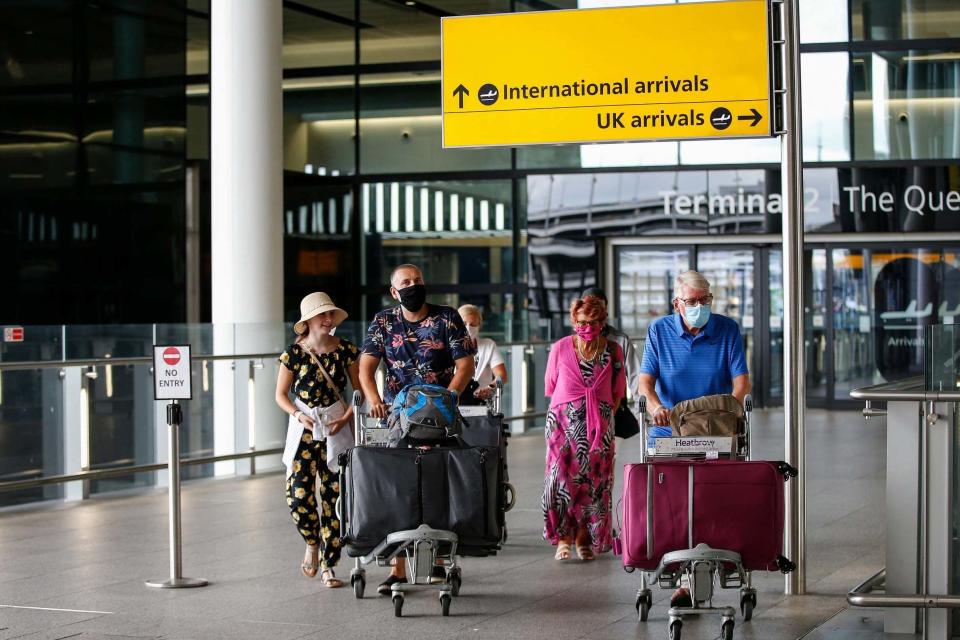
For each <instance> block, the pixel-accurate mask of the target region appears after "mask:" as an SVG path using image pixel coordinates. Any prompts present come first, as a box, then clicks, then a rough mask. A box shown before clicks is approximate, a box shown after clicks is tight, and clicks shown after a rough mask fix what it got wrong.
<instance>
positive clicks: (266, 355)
mask: <svg viewBox="0 0 960 640" xmlns="http://www.w3.org/2000/svg"><path fill="white" fill-rule="evenodd" d="M550 344H551V343H547V342H515V343H507V344H502V345H498V347H500V348H501V349H502V350H505V351H507V355H508V361H507V362H508V366H509V365H510V364H511V362H512V363H513V364H514V365H515V366H517V367H518V369H519V370H515V371H514V372H513V374H512V375H511V377H510V383H509V384H508V390H509V392H510V393H511V394H512V396H513V400H512V402H510V403H508V404H507V406H505V407H504V413H508V414H510V415H507V417H506V418H505V421H506V422H509V423H522V422H524V421H529V420H538V419H542V418H544V417H545V416H546V411H542V410H538V409H539V407H538V406H537V400H536V398H531V397H530V395H531V394H530V388H529V385H528V378H529V377H530V376H536V375H540V376H541V377H542V372H539V371H536V368H537V367H536V365H535V364H533V363H534V360H533V359H532V358H531V356H532V355H533V354H534V352H535V349H538V348H540V349H548V348H549V347H550ZM514 356H515V357H514ZM276 357H277V352H275V351H269V352H253V353H242V354H226V355H214V354H205V355H197V356H194V357H193V361H194V363H196V364H197V365H200V366H203V364H204V363H205V362H216V361H232V362H234V363H236V362H237V361H244V360H246V361H248V366H249V368H250V370H251V372H250V376H251V379H252V375H253V373H252V372H253V370H254V369H259V368H261V367H262V366H263V363H264V361H267V360H271V359H275V358H276ZM152 364H153V359H152V357H150V356H131V357H105V358H79V359H74V360H66V359H63V360H45V361H20V362H16V361H14V362H0V374H2V373H5V372H14V371H20V372H22V371H44V370H59V371H60V379H61V380H64V379H65V377H66V371H67V370H68V369H81V370H89V371H88V372H87V375H90V376H92V375H93V374H92V373H90V372H91V371H93V370H95V368H96V367H121V366H129V365H139V366H147V367H148V370H149V371H151V372H152V370H153V367H152ZM236 368H237V367H236V366H233V367H231V369H236ZM531 368H532V369H534V370H533V371H530V370H529V369H531ZM253 384H255V382H253ZM534 386H536V385H534ZM511 406H512V408H513V411H512V412H511V411H510V409H511ZM522 426H523V425H522V424H521V425H520V427H521V428H520V430H521V431H522ZM208 451H209V449H208ZM282 453H283V447H268V448H263V449H257V448H255V447H251V448H250V449H249V450H246V451H238V452H235V453H227V454H220V455H204V456H195V457H191V458H185V459H183V460H181V462H180V464H181V465H185V466H195V465H205V464H213V463H217V462H228V461H235V460H245V459H249V460H251V461H253V460H254V459H255V458H259V457H263V456H277V455H280V454H282ZM166 468H167V462H155V463H144V464H124V465H120V466H115V467H111V468H105V469H89V468H85V469H82V470H80V471H75V472H71V473H61V474H56V475H46V476H40V477H32V478H24V479H18V480H8V481H0V493H6V492H12V491H18V490H24V489H35V488H38V487H42V486H47V485H58V484H65V483H72V482H89V481H94V480H104V479H109V478H118V477H124V476H130V475H132V474H136V473H145V472H156V471H163V470H165V469H166ZM250 472H251V473H256V466H255V464H251V470H250Z"/></svg>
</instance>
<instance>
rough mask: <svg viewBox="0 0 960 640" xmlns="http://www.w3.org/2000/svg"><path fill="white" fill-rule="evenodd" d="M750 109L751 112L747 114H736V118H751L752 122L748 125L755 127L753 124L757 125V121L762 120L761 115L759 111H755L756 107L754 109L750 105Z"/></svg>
mask: <svg viewBox="0 0 960 640" xmlns="http://www.w3.org/2000/svg"><path fill="white" fill-rule="evenodd" d="M750 111H751V112H752V113H751V114H750V115H749V116H737V120H753V122H751V123H750V126H751V127H755V126H757V123H759V122H760V121H761V120H763V116H762V115H760V112H759V111H757V110H756V109H754V108H752V107H751V109H750Z"/></svg>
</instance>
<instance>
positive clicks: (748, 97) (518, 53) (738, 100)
mask: <svg viewBox="0 0 960 640" xmlns="http://www.w3.org/2000/svg"><path fill="white" fill-rule="evenodd" d="M769 20H770V19H769V15H768V0H735V1H732V2H702V3H694V4H670V5H654V6H644V7H627V8H617V9H579V10H569V11H543V12H531V13H512V14H501V15H488V16H464V17H453V18H443V20H442V23H441V24H442V28H441V31H442V36H441V37H442V41H443V56H442V57H443V74H442V75H443V85H442V87H443V146H444V147H445V148H449V147H485V146H496V145H511V146H512V145H525V144H551V143H565V142H603V141H629V140H678V139H690V138H743V137H759V136H769V135H771V133H772V131H773V127H772V125H771V104H772V99H771V95H772V93H771V88H770V87H771V81H770V69H771V63H770V47H769V25H770V22H769Z"/></svg>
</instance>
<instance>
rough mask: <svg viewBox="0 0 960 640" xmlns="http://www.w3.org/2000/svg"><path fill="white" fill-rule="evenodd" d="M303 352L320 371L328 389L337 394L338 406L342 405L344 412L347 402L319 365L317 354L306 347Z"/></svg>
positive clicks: (321, 365) (325, 370)
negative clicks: (328, 386)
mask: <svg viewBox="0 0 960 640" xmlns="http://www.w3.org/2000/svg"><path fill="white" fill-rule="evenodd" d="M303 350H304V351H306V352H307V353H308V354H310V359H311V360H313V363H314V364H315V365H317V367H318V368H319V369H320V373H322V374H323V378H324V379H325V380H326V381H327V384H328V385H330V388H331V389H333V390H334V392H335V393H336V394H337V401H339V402H340V404H342V405H343V410H344V411H346V410H347V409H348V407H347V401H346V400H344V399H343V394H341V393H340V389H338V388H337V385H336V384H334V382H333V379H332V378H331V377H330V374H329V373H327V369H326V368H325V367H324V366H323V364H321V362H320V358H318V357H317V354H315V353H314V352H313V351H312V350H310V349H308V348H307V347H304V348H303Z"/></svg>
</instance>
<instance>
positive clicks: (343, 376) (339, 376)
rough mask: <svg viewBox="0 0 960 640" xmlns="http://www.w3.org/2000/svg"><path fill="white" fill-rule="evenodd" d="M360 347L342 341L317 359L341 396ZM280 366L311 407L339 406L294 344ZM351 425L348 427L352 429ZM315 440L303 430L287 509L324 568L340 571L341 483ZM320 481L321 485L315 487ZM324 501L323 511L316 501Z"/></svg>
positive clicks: (282, 356)
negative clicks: (316, 550)
mask: <svg viewBox="0 0 960 640" xmlns="http://www.w3.org/2000/svg"><path fill="white" fill-rule="evenodd" d="M359 355H360V352H359V350H358V349H357V347H356V345H354V344H353V343H351V342H350V341H348V340H345V339H342V338H341V339H340V344H339V345H338V346H337V348H336V349H334V350H333V351H331V352H330V353H321V354H317V356H318V358H319V359H320V362H321V363H322V364H323V366H324V368H325V369H326V370H327V374H329V376H330V378H331V379H332V380H333V382H334V384H336V385H337V387H338V390H339V392H340V394H343V391H344V389H345V388H346V386H347V369H348V368H349V367H350V365H351V364H353V363H354V362H355V361H356V360H357V358H358V357H359ZM280 363H281V364H282V365H283V366H285V367H286V368H287V369H289V370H290V371H291V372H292V373H293V375H294V380H293V391H294V393H295V394H296V396H297V398H299V400H300V401H301V402H303V403H305V404H307V405H308V406H310V407H317V406H320V407H328V406H330V405H331V404H333V403H334V402H337V398H338V394H337V393H336V391H337V390H334V389H331V388H330V385H329V384H327V381H326V379H325V378H324V376H323V373H321V372H320V369H319V368H318V367H317V365H316V364H315V363H314V362H313V359H312V358H311V357H310V355H309V354H308V353H306V351H304V349H303V347H301V346H300V345H298V344H292V345H290V346H289V347H287V349H286V350H285V351H284V352H283V353H282V354H280ZM349 428H350V425H347V426H345V427H344V429H349ZM324 445H325V443H324V442H323V441H318V440H314V439H313V435H312V434H311V432H310V430H309V429H306V428H305V429H304V430H303V435H302V436H301V437H300V446H299V447H298V448H297V454H296V456H294V459H293V474H292V475H291V476H290V477H289V478H287V506H289V507H290V515H291V516H292V517H293V521H294V522H295V523H296V525H297V531H298V532H299V533H300V535H301V536H302V537H303V539H304V541H305V542H306V543H307V544H308V545H310V546H317V545H318V544H321V545H322V547H323V548H322V550H321V551H322V553H321V555H320V568H321V570H323V569H328V568H332V567H334V566H336V564H337V562H338V561H339V560H340V522H339V521H338V520H337V517H336V515H335V513H334V505H335V504H336V502H337V496H339V495H340V483H339V482H338V481H337V475H336V474H334V473H332V472H331V471H330V469H329V468H328V467H327V448H326V446H324ZM318 476H319V479H320V483H319V486H318V485H317V478H318ZM316 496H319V498H320V504H319V507H318V505H317V498H316Z"/></svg>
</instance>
